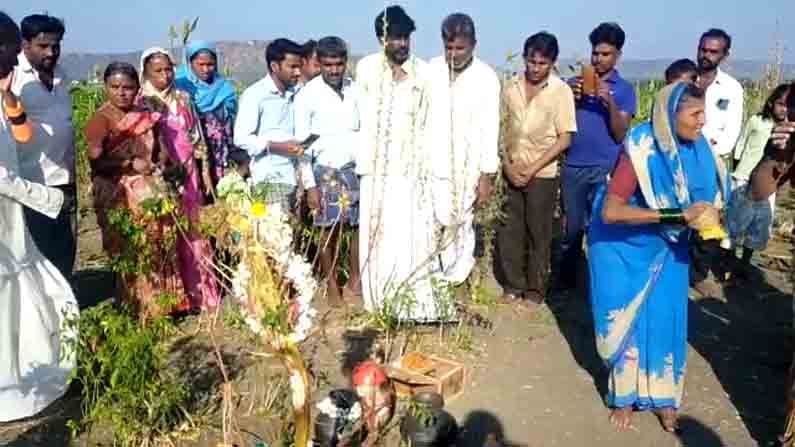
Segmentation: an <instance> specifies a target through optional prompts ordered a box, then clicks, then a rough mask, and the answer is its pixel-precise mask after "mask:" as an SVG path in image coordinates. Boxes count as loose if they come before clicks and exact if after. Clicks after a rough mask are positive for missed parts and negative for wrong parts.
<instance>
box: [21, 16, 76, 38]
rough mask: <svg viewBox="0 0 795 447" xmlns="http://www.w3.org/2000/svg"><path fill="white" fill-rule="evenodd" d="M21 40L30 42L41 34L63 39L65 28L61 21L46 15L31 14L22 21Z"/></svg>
mask: <svg viewBox="0 0 795 447" xmlns="http://www.w3.org/2000/svg"><path fill="white" fill-rule="evenodd" d="M21 28H22V38H23V39H25V40H27V41H31V40H33V39H34V38H35V37H36V36H38V35H39V34H42V33H47V34H56V35H58V38H59V39H61V38H63V35H64V33H66V27H65V26H64V23H63V20H61V19H59V18H57V17H53V16H48V15H46V14H33V15H31V16H27V17H25V18H24V19H22V27H21Z"/></svg>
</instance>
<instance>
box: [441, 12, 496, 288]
mask: <svg viewBox="0 0 795 447" xmlns="http://www.w3.org/2000/svg"><path fill="white" fill-rule="evenodd" d="M476 42H477V40H476V39H475V24H474V22H473V21H472V18H471V17H469V16H468V15H466V14H460V13H456V14H451V15H450V16H448V17H447V18H446V19H445V20H444V22H442V44H443V45H444V48H445V52H444V56H439V57H437V58H434V59H432V60H431V62H430V64H429V80H430V81H429V82H430V84H429V86H430V88H429V90H430V111H429V124H428V133H427V137H428V140H427V148H426V150H428V151H429V152H430V153H431V154H433V155H432V157H433V163H432V166H433V177H434V181H433V191H434V205H433V206H434V214H435V217H436V219H437V220H438V222H439V224H440V225H441V226H442V227H443V230H442V232H441V237H440V238H439V244H440V247H439V249H440V251H441V265H442V269H443V272H444V279H445V280H446V281H448V282H450V283H453V284H459V283H461V282H463V281H465V280H466V279H467V277H468V276H469V274H470V272H471V271H472V268H473V267H474V265H475V256H474V252H475V227H474V218H475V210H476V208H477V207H478V206H479V205H482V204H483V203H485V202H486V200H488V197H489V195H490V194H491V189H492V179H493V177H494V176H495V175H496V173H497V170H498V169H499V153H498V150H497V144H498V139H499V131H500V111H499V110H500V81H499V78H498V77H497V74H496V73H495V72H494V70H493V69H492V68H491V67H489V66H488V65H487V64H485V63H484V62H482V61H481V60H480V59H478V58H477V57H475V56H474V54H473V52H474V49H475V45H476Z"/></svg>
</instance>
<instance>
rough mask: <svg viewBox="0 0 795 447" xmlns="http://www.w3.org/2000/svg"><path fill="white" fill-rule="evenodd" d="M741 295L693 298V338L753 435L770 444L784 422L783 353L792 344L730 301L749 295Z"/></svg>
mask: <svg viewBox="0 0 795 447" xmlns="http://www.w3.org/2000/svg"><path fill="white" fill-rule="evenodd" d="M743 295H745V297H738V296H734V292H731V291H727V297H728V303H727V302H725V301H723V300H719V299H715V298H706V299H701V300H698V301H692V300H691V301H690V304H689V309H688V313H689V323H688V324H689V327H690V331H689V342H690V345H691V346H692V347H693V349H695V350H696V351H698V353H699V354H701V356H702V357H704V359H706V361H707V362H708V363H709V364H710V366H711V367H712V370H713V371H714V372H715V376H716V377H717V379H718V381H719V382H720V383H721V385H722V386H723V390H724V391H725V392H726V394H727V395H728V397H729V399H730V400H731V402H732V404H733V405H734V407H735V408H736V409H737V411H738V413H739V416H740V418H741V419H742V421H743V423H744V424H745V426H746V428H747V429H748V431H749V433H750V434H751V436H752V437H753V438H754V439H755V440H756V441H757V442H759V444H760V445H768V443H770V442H774V441H775V439H776V436H777V435H778V431H779V430H780V429H781V428H782V424H783V421H784V393H785V379H786V374H787V368H788V366H789V358H787V359H786V360H785V359H784V358H783V356H782V354H785V353H786V354H789V355H791V353H792V346H791V343H785V342H784V339H785V338H786V337H784V336H783V334H782V333H781V332H780V331H775V330H771V327H764V326H761V327H760V326H758V325H756V324H754V323H753V321H752V320H753V318H752V317H751V316H749V315H748V313H747V312H746V313H745V315H743V313H741V312H739V311H738V309H737V308H736V307H735V305H734V304H732V303H733V302H734V301H735V300H737V299H747V298H748V297H747V294H746V293H743ZM758 306H760V307H761V306H766V304H765V303H762V302H760V303H758ZM790 312H791V311H790ZM790 321H791V320H790ZM773 329H774V328H773ZM787 344H788V345H789V346H788V347H787V346H785V345H787ZM789 355H788V356H787V357H789ZM694 445H695V444H694Z"/></svg>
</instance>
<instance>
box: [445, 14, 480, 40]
mask: <svg viewBox="0 0 795 447" xmlns="http://www.w3.org/2000/svg"><path fill="white" fill-rule="evenodd" d="M456 37H465V38H467V39H469V41H470V42H472V43H475V42H477V39H476V38H475V22H473V21H472V17H469V16H468V15H466V14H464V13H460V12H457V13H454V14H450V15H449V16H447V18H445V19H444V21H443V22H442V40H443V41H445V42H449V41H451V40H453V39H455V38H456Z"/></svg>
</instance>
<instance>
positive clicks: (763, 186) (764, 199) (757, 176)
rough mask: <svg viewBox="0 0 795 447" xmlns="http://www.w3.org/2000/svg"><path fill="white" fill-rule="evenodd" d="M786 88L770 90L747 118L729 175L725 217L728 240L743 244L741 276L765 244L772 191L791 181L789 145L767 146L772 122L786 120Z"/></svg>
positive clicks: (770, 220)
mask: <svg viewBox="0 0 795 447" xmlns="http://www.w3.org/2000/svg"><path fill="white" fill-rule="evenodd" d="M789 90H790V89H789V85H788V84H785V85H780V86H778V87H777V88H776V89H775V90H774V91H773V93H772V94H771V95H770V98H768V100H767V102H766V103H765V107H764V109H763V110H762V113H760V114H759V115H755V116H753V117H751V119H749V120H748V123H747V124H746V127H745V130H744V131H743V135H742V136H741V139H740V142H739V143H738V146H737V150H738V151H739V154H740V157H741V158H740V162H739V164H738V166H737V169H736V170H735V171H734V174H733V175H732V176H733V177H734V180H735V182H736V188H735V189H734V192H733V193H732V200H731V202H730V204H729V207H728V209H727V214H726V218H727V221H728V227H729V234H730V236H731V240H732V243H733V244H734V246H742V247H743V254H742V268H741V271H740V272H738V273H740V275H741V276H747V274H748V272H749V269H750V266H751V257H752V256H753V253H754V251H755V250H764V249H765V247H767V242H768V240H769V239H770V229H771V226H772V223H773V214H774V211H775V200H776V191H777V190H778V188H779V187H780V186H781V185H783V184H784V183H785V182H786V181H787V180H790V181H793V180H795V179H793V177H792V170H791V168H792V155H793V153H792V148H791V147H790V148H789V149H787V150H778V149H773V148H772V147H771V146H768V145H767V141H768V139H769V138H770V133H771V131H772V129H773V127H774V125H775V124H778V123H781V122H783V121H785V120H786V119H787V95H788V93H789ZM735 156H736V155H735Z"/></svg>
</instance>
